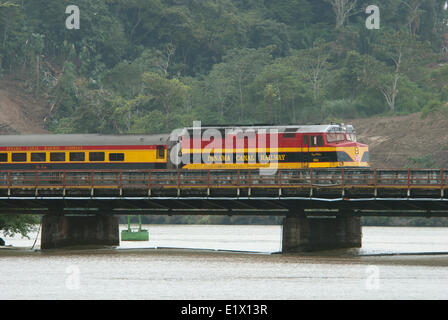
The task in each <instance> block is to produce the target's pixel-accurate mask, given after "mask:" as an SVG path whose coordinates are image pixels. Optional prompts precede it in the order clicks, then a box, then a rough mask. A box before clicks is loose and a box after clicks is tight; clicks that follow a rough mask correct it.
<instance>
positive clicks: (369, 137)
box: [346, 113, 448, 168]
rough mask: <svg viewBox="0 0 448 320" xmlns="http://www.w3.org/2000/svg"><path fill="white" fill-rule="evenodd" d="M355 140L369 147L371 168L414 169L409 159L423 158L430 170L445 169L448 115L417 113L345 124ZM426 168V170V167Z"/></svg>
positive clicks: (446, 163) (447, 164)
mask: <svg viewBox="0 0 448 320" xmlns="http://www.w3.org/2000/svg"><path fill="white" fill-rule="evenodd" d="M346 123H352V124H353V125H354V126H355V129H356V131H357V133H358V140H359V141H360V142H362V143H366V144H368V145H369V151H370V164H371V166H372V167H375V168H403V167H405V166H409V167H415V166H416V165H415V162H413V161H410V160H409V158H419V159H422V158H424V157H425V156H426V157H428V158H427V159H428V160H429V161H426V162H425V164H428V163H430V166H431V167H433V168H448V115H447V114H445V113H434V114H431V115H428V117H427V118H426V119H421V118H420V113H414V114H410V115H406V116H394V117H378V118H369V119H356V120H347V121H346ZM425 167H426V166H425Z"/></svg>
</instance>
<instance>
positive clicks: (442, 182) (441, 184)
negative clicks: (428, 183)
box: [440, 169, 445, 198]
mask: <svg viewBox="0 0 448 320" xmlns="http://www.w3.org/2000/svg"><path fill="white" fill-rule="evenodd" d="M444 183H445V182H444V179H443V169H440V198H443V196H444V190H443V185H444Z"/></svg>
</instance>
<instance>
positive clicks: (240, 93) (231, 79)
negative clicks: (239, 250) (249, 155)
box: [0, 0, 448, 134]
mask: <svg viewBox="0 0 448 320" xmlns="http://www.w3.org/2000/svg"><path fill="white" fill-rule="evenodd" d="M371 5H375V6H377V8H378V12H377V16H375V17H374V19H373V20H374V21H372V12H369V11H366V9H367V8H368V7H369V6H371ZM69 6H76V7H77V8H78V9H79V10H78V13H79V25H78V26H76V27H74V28H69V26H70V22H73V21H74V19H75V18H76V17H73V14H74V12H71V11H69V10H68V11H67V9H68V7H69ZM71 19H72V20H71ZM369 22H370V23H372V22H374V24H375V27H374V28H372V27H369V26H368V23H369ZM72 26H73V25H72ZM447 62H448V11H447V10H446V2H445V1H441V0H377V1H376V2H375V3H372V1H370V0H274V1H272V0H271V1H267V0H94V1H93V0H0V78H2V79H19V80H21V81H23V82H24V83H25V84H26V86H25V87H26V90H27V92H28V93H32V94H34V95H36V96H39V97H43V98H44V99H46V101H47V102H48V114H47V116H46V118H45V126H46V129H47V130H49V131H51V132H53V133H105V134H108V133H114V134H128V133H147V134H151V133H169V132H171V131H172V130H173V129H176V128H180V127H183V126H191V124H192V122H193V121H194V120H200V121H202V123H203V124H235V125H237V124H256V123H258V124H260V123H269V124H291V123H294V124H304V123H322V122H330V121H333V122H340V121H343V120H346V119H350V118H362V117H374V116H377V115H385V114H388V115H389V114H390V115H400V114H407V113H414V112H421V113H422V116H425V115H427V114H428V113H431V112H433V111H436V110H443V109H445V108H446V106H445V104H446V101H447V99H448V86H447V83H448V81H447V80H448V64H447Z"/></svg>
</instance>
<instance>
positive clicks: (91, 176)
mask: <svg viewBox="0 0 448 320" xmlns="http://www.w3.org/2000/svg"><path fill="white" fill-rule="evenodd" d="M90 196H91V197H93V171H90Z"/></svg>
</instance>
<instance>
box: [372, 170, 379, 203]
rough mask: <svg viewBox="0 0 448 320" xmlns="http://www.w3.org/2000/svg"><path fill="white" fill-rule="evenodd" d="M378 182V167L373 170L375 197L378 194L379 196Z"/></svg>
mask: <svg viewBox="0 0 448 320" xmlns="http://www.w3.org/2000/svg"><path fill="white" fill-rule="evenodd" d="M377 183H378V175H377V172H376V168H375V169H374V170H373V187H374V189H373V195H374V197H375V198H376V196H377V188H378V187H377Z"/></svg>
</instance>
